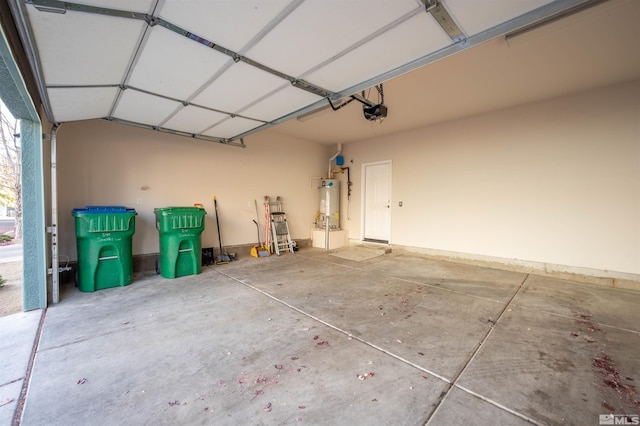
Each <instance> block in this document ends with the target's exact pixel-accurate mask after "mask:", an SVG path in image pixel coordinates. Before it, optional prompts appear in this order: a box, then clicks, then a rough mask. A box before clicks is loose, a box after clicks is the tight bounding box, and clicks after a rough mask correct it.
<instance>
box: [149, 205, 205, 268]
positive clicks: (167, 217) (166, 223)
mask: <svg viewBox="0 0 640 426" xmlns="http://www.w3.org/2000/svg"><path fill="white" fill-rule="evenodd" d="M153 212H154V213H155V215H156V228H158V232H159V236H160V259H159V260H158V268H159V269H160V275H162V276H163V277H164V278H177V277H183V276H185V275H197V274H199V273H200V271H201V270H202V240H201V235H202V231H204V216H205V214H207V212H206V211H205V210H204V209H203V208H202V207H165V208H157V209H154V210H153Z"/></svg>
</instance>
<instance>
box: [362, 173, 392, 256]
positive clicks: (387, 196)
mask: <svg viewBox="0 0 640 426" xmlns="http://www.w3.org/2000/svg"><path fill="white" fill-rule="evenodd" d="M362 168H363V173H362V175H363V176H364V186H363V188H364V197H363V198H364V209H363V210H364V212H363V224H364V231H363V237H364V238H363V239H364V240H365V241H373V242H380V243H389V239H390V234H391V161H385V162H379V163H370V164H363V166H362Z"/></svg>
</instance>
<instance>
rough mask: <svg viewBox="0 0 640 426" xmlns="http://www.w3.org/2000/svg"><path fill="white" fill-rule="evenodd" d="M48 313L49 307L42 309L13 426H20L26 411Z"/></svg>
mask: <svg viewBox="0 0 640 426" xmlns="http://www.w3.org/2000/svg"><path fill="white" fill-rule="evenodd" d="M46 315H47V309H46V308H45V309H43V310H42V314H41V315H40V322H39V323H38V330H37V331H36V335H35V338H34V339H33V347H32V349H31V355H30V356H29V363H28V364H27V371H26V374H25V377H24V381H23V382H22V389H21V390H20V397H19V398H18V405H17V407H16V411H15V413H14V416H13V426H20V423H21V422H22V413H23V412H24V404H25V402H26V399H27V392H28V391H29V385H30V383H31V374H32V373H33V365H34V362H35V359H36V353H37V352H38V347H39V346H40V338H41V337H42V329H43V328H44V319H45V317H46Z"/></svg>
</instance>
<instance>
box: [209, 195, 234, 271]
mask: <svg viewBox="0 0 640 426" xmlns="http://www.w3.org/2000/svg"><path fill="white" fill-rule="evenodd" d="M213 205H214V206H215V210H216V227H217V228H218V244H219V245H220V254H219V255H218V257H217V258H216V265H223V264H225V263H229V261H230V260H231V258H230V257H229V255H228V254H227V253H225V252H224V250H223V248H222V236H221V235H220V221H219V220H218V200H217V199H216V196H215V195H214V196H213Z"/></svg>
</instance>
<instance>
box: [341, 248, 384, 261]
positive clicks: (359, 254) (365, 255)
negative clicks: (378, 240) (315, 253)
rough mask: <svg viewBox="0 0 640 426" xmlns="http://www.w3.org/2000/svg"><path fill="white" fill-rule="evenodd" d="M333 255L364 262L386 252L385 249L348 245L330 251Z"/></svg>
mask: <svg viewBox="0 0 640 426" xmlns="http://www.w3.org/2000/svg"><path fill="white" fill-rule="evenodd" d="M329 254H330V255H331V256H335V257H339V258H341V259H346V260H353V261H356V262H362V261H364V260H370V259H374V258H376V257H378V256H382V255H384V254H385V250H384V249H370V248H363V247H348V248H344V249H339V250H337V251H335V252H333V253H329Z"/></svg>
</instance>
